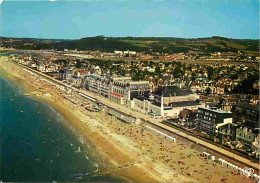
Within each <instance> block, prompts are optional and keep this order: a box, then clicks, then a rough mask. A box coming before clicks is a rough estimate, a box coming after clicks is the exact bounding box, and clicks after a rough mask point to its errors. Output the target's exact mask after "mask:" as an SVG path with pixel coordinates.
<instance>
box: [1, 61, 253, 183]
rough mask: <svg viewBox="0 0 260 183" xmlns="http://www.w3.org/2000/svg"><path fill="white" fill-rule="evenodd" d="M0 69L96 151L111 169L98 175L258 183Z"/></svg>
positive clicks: (15, 69)
mask: <svg viewBox="0 0 260 183" xmlns="http://www.w3.org/2000/svg"><path fill="white" fill-rule="evenodd" d="M0 63H1V67H2V68H3V69H4V70H5V71H6V72H7V73H8V74H9V75H10V77H11V78H12V79H13V80H14V81H15V82H18V83H19V84H22V85H23V86H24V87H25V90H26V92H27V93H29V94H31V95H34V96H35V97H38V98H39V99H41V100H44V101H46V102H47V103H49V104H50V105H52V106H53V107H55V108H56V109H57V110H58V111H59V112H60V113H61V114H62V115H63V116H64V117H65V118H66V119H67V120H68V121H69V122H70V124H71V125H72V126H74V127H75V128H76V129H78V131H79V132H80V133H81V134H82V135H84V137H85V138H87V139H89V140H90V141H91V142H92V143H93V144H94V145H95V147H96V149H95V150H96V151H97V153H98V154H99V155H100V157H102V158H103V159H104V161H105V162H107V163H108V164H110V165H111V166H109V168H108V169H107V170H102V171H100V172H98V173H99V174H110V175H114V176H120V177H124V178H125V179H126V180H128V181H132V182H203V183H204V182H234V183H240V182H241V183H242V182H243V183H244V182H254V181H253V180H251V179H250V178H247V177H246V176H244V175H239V174H237V173H236V172H234V171H232V170H231V169H228V168H226V167H221V166H220V165H219V164H216V163H215V162H214V161H211V160H209V159H205V158H204V157H201V156H200V153H201V152H200V151H199V150H198V149H194V148H192V147H191V146H190V145H189V144H188V143H183V142H180V141H177V142H176V143H173V142H172V141H170V140H169V139H165V138H163V137H162V136H160V135H158V134H155V133H154V132H152V131H149V130H147V129H146V128H145V126H146V125H148V124H144V123H141V124H138V125H131V124H126V123H123V122H121V121H119V120H117V119H116V118H115V117H113V116H109V115H107V114H106V113H105V112H104V111H101V112H98V113H93V112H89V111H87V110H85V109H84V108H83V107H81V106H80V105H76V104H73V103H71V102H70V101H68V100H67V99H65V98H64V93H63V92H61V91H60V90H59V89H57V88H56V87H54V86H52V85H50V84H49V83H47V82H45V81H41V80H40V78H39V77H37V76H33V75H31V74H30V73H28V72H26V71H25V70H23V68H21V67H19V66H17V65H15V64H14V63H11V62H3V61H1V62H0ZM15 78H16V79H15ZM17 78H19V79H17Z"/></svg>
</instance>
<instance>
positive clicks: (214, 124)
mask: <svg viewBox="0 0 260 183" xmlns="http://www.w3.org/2000/svg"><path fill="white" fill-rule="evenodd" d="M196 123H197V129H198V130H199V131H202V132H206V133H207V134H216V133H218V128H219V127H221V126H223V125H226V124H229V123H232V114H231V113H228V112H226V111H222V110H217V109H216V108H206V107H199V108H198V114H197V118H196Z"/></svg>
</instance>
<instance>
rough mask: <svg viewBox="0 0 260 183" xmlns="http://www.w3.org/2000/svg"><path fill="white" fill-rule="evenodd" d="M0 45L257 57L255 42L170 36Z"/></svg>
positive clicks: (7, 41)
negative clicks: (241, 54)
mask: <svg viewBox="0 0 260 183" xmlns="http://www.w3.org/2000/svg"><path fill="white" fill-rule="evenodd" d="M1 46H4V47H13V48H18V49H57V50H63V49H65V48H67V49H78V50H100V51H109V52H112V51H114V50H133V51H139V52H146V53H151V52H159V53H180V52H184V53H186V52H188V51H197V52H203V53H212V52H229V51H231V52H237V51H242V52H247V53H252V54H256V55H258V54H259V53H258V50H259V40H250V39H229V38H224V37H218V36H214V37H210V38H197V39H186V38H171V37H104V36H97V37H87V38H82V39H78V40H55V39H29V38H3V37H2V38H1Z"/></svg>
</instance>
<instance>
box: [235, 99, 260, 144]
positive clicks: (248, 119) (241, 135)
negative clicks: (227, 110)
mask: <svg viewBox="0 0 260 183" xmlns="http://www.w3.org/2000/svg"><path fill="white" fill-rule="evenodd" d="M231 111H232V113H233V119H234V123H235V124H236V125H237V128H236V140H237V141H239V142H241V143H242V144H243V145H244V146H245V148H248V149H256V148H254V144H255V141H257V139H259V129H260V127H259V126H260V122H259V108H258V105H252V104H248V103H239V104H237V105H234V106H233V108H232V109H231ZM258 145H259V144H258Z"/></svg>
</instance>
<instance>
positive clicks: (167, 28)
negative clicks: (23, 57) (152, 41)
mask: <svg viewBox="0 0 260 183" xmlns="http://www.w3.org/2000/svg"><path fill="white" fill-rule="evenodd" d="M1 1H2V0H0V2H1ZM0 7H1V8H0V12H1V14H0V25H1V27H0V35H1V36H5V37H20V38H21V37H27V38H52V39H79V38H83V37H92V36H98V35H104V36H112V37H122V36H134V37H151V36H152V37H182V38H199V37H211V36H223V37H228V38H237V39H259V27H258V26H259V0H114V1H113V0H103V1H102V0H92V1H91V0H78V1H73V0H70V1H69V0H56V1H55V0H51V1H47V0H45V1H44V0H38V1H25V0H16V1H12V0H4V1H3V2H2V3H1V5H0Z"/></svg>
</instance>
